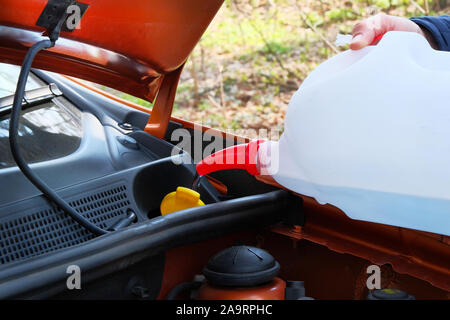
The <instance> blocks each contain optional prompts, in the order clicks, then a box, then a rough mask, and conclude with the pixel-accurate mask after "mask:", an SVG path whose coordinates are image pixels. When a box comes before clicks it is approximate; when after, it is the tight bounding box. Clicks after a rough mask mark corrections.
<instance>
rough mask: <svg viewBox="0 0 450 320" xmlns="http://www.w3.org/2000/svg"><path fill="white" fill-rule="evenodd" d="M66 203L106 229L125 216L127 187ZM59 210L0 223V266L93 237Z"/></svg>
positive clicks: (45, 211)
mask: <svg viewBox="0 0 450 320" xmlns="http://www.w3.org/2000/svg"><path fill="white" fill-rule="evenodd" d="M69 204H70V205H71V206H72V207H73V208H75V209H76V210H77V211H78V212H79V213H80V214H82V215H83V216H84V217H86V218H88V219H89V220H90V221H91V222H93V223H95V224H96V225H97V226H99V227H101V228H103V229H107V228H108V227H109V226H110V225H111V224H113V223H114V222H115V221H117V219H118V217H120V216H125V215H126V211H127V208H129V206H130V201H129V199H128V196H127V193H126V186H125V185H119V186H117V187H115V188H109V189H105V190H101V191H94V192H92V193H91V194H89V195H87V196H84V197H82V198H79V199H76V200H73V201H70V202H69ZM94 237H95V235H93V234H92V233H90V232H89V231H87V230H86V229H85V228H83V227H82V226H80V225H79V224H78V223H77V222H76V221H74V220H73V219H72V218H70V217H69V216H67V215H66V214H65V213H64V212H62V211H61V210H59V209H54V208H52V207H49V208H48V209H45V210H40V211H37V212H30V213H28V214H25V215H22V216H21V217H19V218H15V219H10V220H7V221H0V264H2V265H3V264H7V263H11V262H15V261H19V260H23V259H26V258H30V257H33V256H37V255H41V254H44V253H47V252H50V251H55V250H58V249H62V248H67V247H70V246H73V245H76V244H79V243H82V242H85V241H88V240H90V239H92V238H94Z"/></svg>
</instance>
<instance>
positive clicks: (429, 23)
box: [411, 15, 450, 51]
mask: <svg viewBox="0 0 450 320" xmlns="http://www.w3.org/2000/svg"><path fill="white" fill-rule="evenodd" d="M411 21H413V22H415V23H417V24H418V25H419V26H420V27H421V28H425V29H426V30H428V32H430V34H431V35H432V36H433V37H434V39H435V40H436V44H437V45H438V47H439V50H442V51H450V16H449V15H443V16H440V17H416V18H411Z"/></svg>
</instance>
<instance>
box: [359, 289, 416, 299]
mask: <svg viewBox="0 0 450 320" xmlns="http://www.w3.org/2000/svg"><path fill="white" fill-rule="evenodd" d="M367 299H368V300H415V298H414V296H411V295H409V294H408V293H406V292H405V291H402V290H398V289H379V290H374V291H372V292H370V293H369V295H368V296H367Z"/></svg>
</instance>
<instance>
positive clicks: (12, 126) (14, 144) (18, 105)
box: [9, 40, 107, 235]
mask: <svg viewBox="0 0 450 320" xmlns="http://www.w3.org/2000/svg"><path fill="white" fill-rule="evenodd" d="M54 44H55V43H54V42H52V41H50V40H42V41H40V42H37V43H35V44H34V45H33V46H32V47H31V48H30V49H29V50H28V52H27V54H26V55H25V59H24V61H23V64H22V69H21V70H20V75H19V80H18V82H17V88H16V93H15V95H14V102H13V106H12V110H11V118H10V121H9V144H10V147H11V154H12V156H13V158H14V160H15V161H16V163H17V166H18V167H19V168H20V170H21V171H22V173H23V174H24V175H25V176H26V177H27V178H28V180H30V182H31V183H33V184H34V186H35V187H36V188H38V189H39V190H40V191H41V192H42V193H43V194H44V196H45V197H46V198H47V199H49V200H50V201H52V202H54V203H55V204H56V205H57V206H58V207H59V208H61V209H62V210H63V211H64V212H65V213H66V214H68V215H69V216H70V217H72V218H73V219H74V220H75V221H76V222H78V223H79V224H80V225H82V226H83V227H85V228H86V229H87V230H89V231H90V232H92V233H94V234H96V235H102V234H105V233H107V231H105V230H103V229H101V228H99V227H97V226H96V225H95V224H93V223H92V222H90V221H89V220H87V219H86V218H84V217H83V216H82V215H80V214H79V213H78V212H77V211H76V210H75V209H73V208H72V207H71V206H70V205H69V204H68V203H67V202H66V201H65V200H64V199H63V198H61V197H60V196H59V195H58V194H57V193H56V192H55V191H53V190H52V189H51V188H50V187H49V186H48V185H47V184H46V183H45V182H44V181H42V180H41V178H39V177H38V176H37V175H36V174H35V173H34V172H33V171H32V170H31V169H30V167H29V166H28V164H27V163H26V162H25V160H24V158H23V156H22V153H21V151H20V147H19V143H18V141H17V136H18V131H19V119H20V112H21V111H22V101H23V98H24V95H25V86H26V84H27V78H28V74H29V73H30V68H31V64H32V63H33V60H34V57H35V56H36V54H37V53H38V52H39V51H40V50H42V49H48V48H51V47H53V46H54Z"/></svg>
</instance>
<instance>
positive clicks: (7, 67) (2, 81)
mask: <svg viewBox="0 0 450 320" xmlns="http://www.w3.org/2000/svg"><path fill="white" fill-rule="evenodd" d="M19 73H20V66H15V65H11V64H6V63H0V98H3V97H7V96H10V95H13V94H14V92H15V91H16V85H17V79H19ZM42 85H43V84H42V83H41V82H40V81H39V80H38V79H36V78H35V77H34V76H32V75H30V76H29V77H28V81H27V86H26V90H32V89H36V88H39V87H41V86H42Z"/></svg>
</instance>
